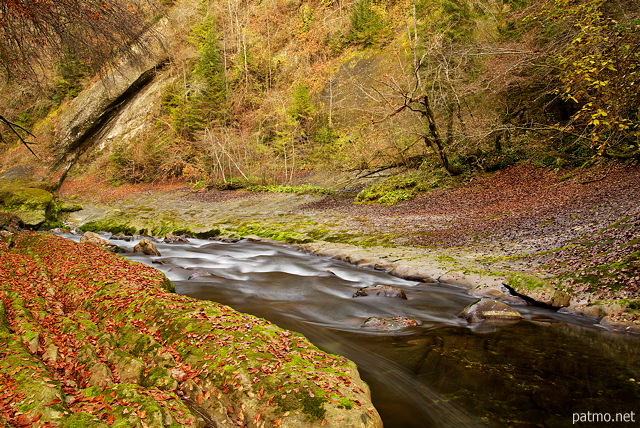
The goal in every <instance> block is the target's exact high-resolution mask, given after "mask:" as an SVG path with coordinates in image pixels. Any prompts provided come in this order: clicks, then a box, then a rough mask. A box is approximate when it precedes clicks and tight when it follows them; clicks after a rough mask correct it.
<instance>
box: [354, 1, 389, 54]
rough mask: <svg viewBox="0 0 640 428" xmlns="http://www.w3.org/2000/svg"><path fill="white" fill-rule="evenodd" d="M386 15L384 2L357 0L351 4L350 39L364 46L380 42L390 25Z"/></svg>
mask: <svg viewBox="0 0 640 428" xmlns="http://www.w3.org/2000/svg"><path fill="white" fill-rule="evenodd" d="M385 15H386V10H385V6H384V2H381V1H375V0H356V1H355V2H354V3H353V5H352V6H351V30H350V31H351V32H350V34H349V41H350V42H351V43H353V44H356V45H361V46H363V47H368V46H372V45H374V44H376V43H378V42H379V41H380V39H381V38H383V37H384V32H385V29H386V28H387V26H388V22H387V20H386V18H385Z"/></svg>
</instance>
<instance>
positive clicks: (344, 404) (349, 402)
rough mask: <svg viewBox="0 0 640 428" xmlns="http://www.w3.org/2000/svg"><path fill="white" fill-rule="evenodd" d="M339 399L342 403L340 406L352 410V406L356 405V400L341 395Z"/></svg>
mask: <svg viewBox="0 0 640 428" xmlns="http://www.w3.org/2000/svg"><path fill="white" fill-rule="evenodd" d="M338 401H339V402H340V405H339V406H338V407H342V408H344V409H347V410H351V408H352V407H353V406H355V405H356V403H355V402H354V401H352V400H349V399H348V398H346V397H340V400H338Z"/></svg>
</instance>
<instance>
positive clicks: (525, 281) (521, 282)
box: [506, 274, 555, 290]
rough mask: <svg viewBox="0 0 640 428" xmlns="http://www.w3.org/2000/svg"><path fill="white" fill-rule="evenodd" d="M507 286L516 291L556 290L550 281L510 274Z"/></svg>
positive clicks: (531, 276)
mask: <svg viewBox="0 0 640 428" xmlns="http://www.w3.org/2000/svg"><path fill="white" fill-rule="evenodd" d="M506 284H507V285H508V286H509V287H511V288H513V289H515V290H537V289H541V288H543V289H555V287H553V285H551V283H549V281H547V280H545V279H542V278H540V277H537V276H533V275H526V274H510V275H508V279H507V281H506Z"/></svg>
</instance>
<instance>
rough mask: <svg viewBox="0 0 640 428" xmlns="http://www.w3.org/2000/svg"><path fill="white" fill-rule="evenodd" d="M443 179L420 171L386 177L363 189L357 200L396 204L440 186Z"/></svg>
mask: <svg viewBox="0 0 640 428" xmlns="http://www.w3.org/2000/svg"><path fill="white" fill-rule="evenodd" d="M440 183H441V181H440V180H439V179H437V178H430V179H429V178H428V177H425V174H424V173H422V172H420V171H418V172H413V173H406V174H404V175H397V176H392V177H389V178H386V179H384V180H382V181H381V182H380V183H378V184H374V185H372V186H369V187H367V188H366V189H363V190H361V191H360V193H358V195H356V198H355V200H356V202H360V203H371V202H375V203H378V204H381V205H396V204H398V203H400V202H402V201H407V200H409V199H413V198H414V197H415V196H416V195H417V194H418V193H420V192H424V191H427V190H429V189H431V188H434V187H438V186H439V185H440Z"/></svg>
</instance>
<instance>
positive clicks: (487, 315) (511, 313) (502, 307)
mask: <svg viewBox="0 0 640 428" xmlns="http://www.w3.org/2000/svg"><path fill="white" fill-rule="evenodd" d="M458 317H460V318H464V319H466V320H467V321H468V322H470V323H475V322H480V321H483V320H486V319H496V320H519V319H522V315H520V312H518V311H516V310H515V309H513V308H512V307H511V306H509V305H507V304H506V303H502V302H498V301H497V300H492V299H481V300H478V301H477V302H474V303H472V304H470V305H469V306H467V307H466V308H464V309H463V310H462V311H461V312H460V313H459V314H458Z"/></svg>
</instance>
